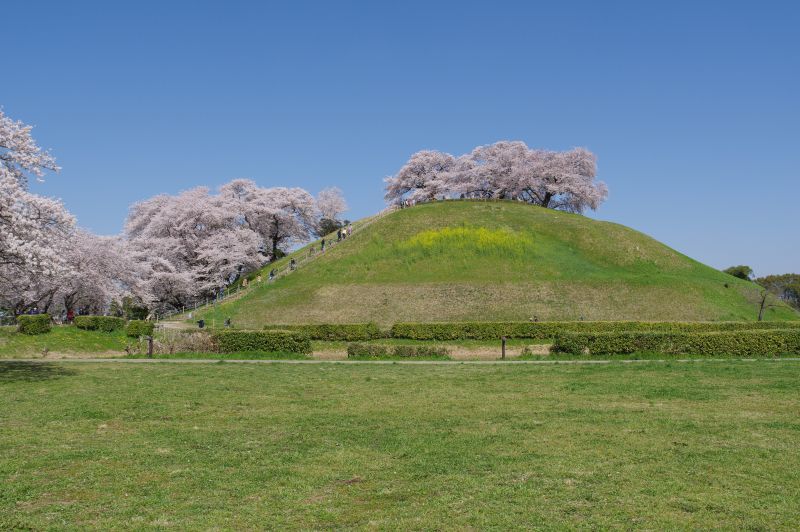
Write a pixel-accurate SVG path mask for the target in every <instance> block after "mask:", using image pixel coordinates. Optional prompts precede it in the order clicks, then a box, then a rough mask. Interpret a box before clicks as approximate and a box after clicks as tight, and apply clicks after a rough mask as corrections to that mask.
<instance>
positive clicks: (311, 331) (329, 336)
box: [264, 323, 389, 342]
mask: <svg viewBox="0 0 800 532" xmlns="http://www.w3.org/2000/svg"><path fill="white" fill-rule="evenodd" d="M264 330H285V331H298V332H303V333H305V334H307V335H308V336H309V338H311V339H312V340H327V341H339V342H358V341H361V340H376V339H378V338H386V337H388V336H389V334H388V331H386V332H384V331H382V330H381V329H380V328H379V327H378V326H377V325H375V324H374V323H341V324H335V323H321V324H308V325H267V326H265V327H264Z"/></svg>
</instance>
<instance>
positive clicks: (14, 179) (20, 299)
mask: <svg viewBox="0 0 800 532" xmlns="http://www.w3.org/2000/svg"><path fill="white" fill-rule="evenodd" d="M74 225H75V219H74V218H73V216H72V215H71V214H69V212H67V210H66V209H65V208H64V206H63V205H62V204H61V202H59V201H57V200H53V199H50V198H45V197H42V196H38V195H36V194H31V193H30V192H28V191H27V190H25V188H24V186H23V183H22V182H21V181H20V179H19V176H18V175H17V174H15V173H13V172H12V171H11V170H9V169H8V168H7V167H5V166H0V307H5V308H9V309H12V310H13V311H14V313H16V314H20V313H22V312H25V311H27V310H28V309H30V308H32V307H33V306H37V305H38V304H40V303H41V302H42V301H45V300H47V299H48V298H49V299H51V300H52V297H53V296H54V291H55V288H56V286H57V285H56V280H57V279H58V278H59V277H60V276H61V275H62V274H63V273H64V271H65V270H66V268H67V263H66V260H65V251H66V243H67V241H68V238H69V235H70V233H71V232H72V230H73V228H74Z"/></svg>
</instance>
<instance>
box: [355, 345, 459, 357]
mask: <svg viewBox="0 0 800 532" xmlns="http://www.w3.org/2000/svg"><path fill="white" fill-rule="evenodd" d="M447 355H448V351H447V349H446V348H444V347H442V346H435V345H395V346H388V345H382V344H368V343H361V342H353V343H350V344H347V356H348V357H376V358H380V357H387V356H395V357H443V356H447Z"/></svg>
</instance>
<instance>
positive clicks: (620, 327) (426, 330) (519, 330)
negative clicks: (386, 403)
mask: <svg viewBox="0 0 800 532" xmlns="http://www.w3.org/2000/svg"><path fill="white" fill-rule="evenodd" d="M784 328H800V321H795V322H768V321H762V322H735V321H728V322H724V321H720V322H651V321H560V322H559V321H542V322H463V323H396V324H395V325H394V326H392V329H391V335H392V337H393V338H408V339H412V340H439V341H441V340H493V339H499V338H500V337H502V336H506V337H508V338H531V339H539V340H543V339H547V338H553V337H555V336H557V335H559V334H561V333H563V332H586V333H606V332H637V331H638V332H714V331H746V330H762V329H784Z"/></svg>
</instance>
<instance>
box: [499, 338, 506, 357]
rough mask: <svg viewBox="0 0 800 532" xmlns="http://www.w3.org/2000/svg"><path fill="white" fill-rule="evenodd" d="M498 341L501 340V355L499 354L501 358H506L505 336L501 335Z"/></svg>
mask: <svg viewBox="0 0 800 532" xmlns="http://www.w3.org/2000/svg"><path fill="white" fill-rule="evenodd" d="M500 342H501V345H502V356H501V358H502V359H503V360H505V358H506V337H505V336H503V337H501V338H500Z"/></svg>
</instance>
